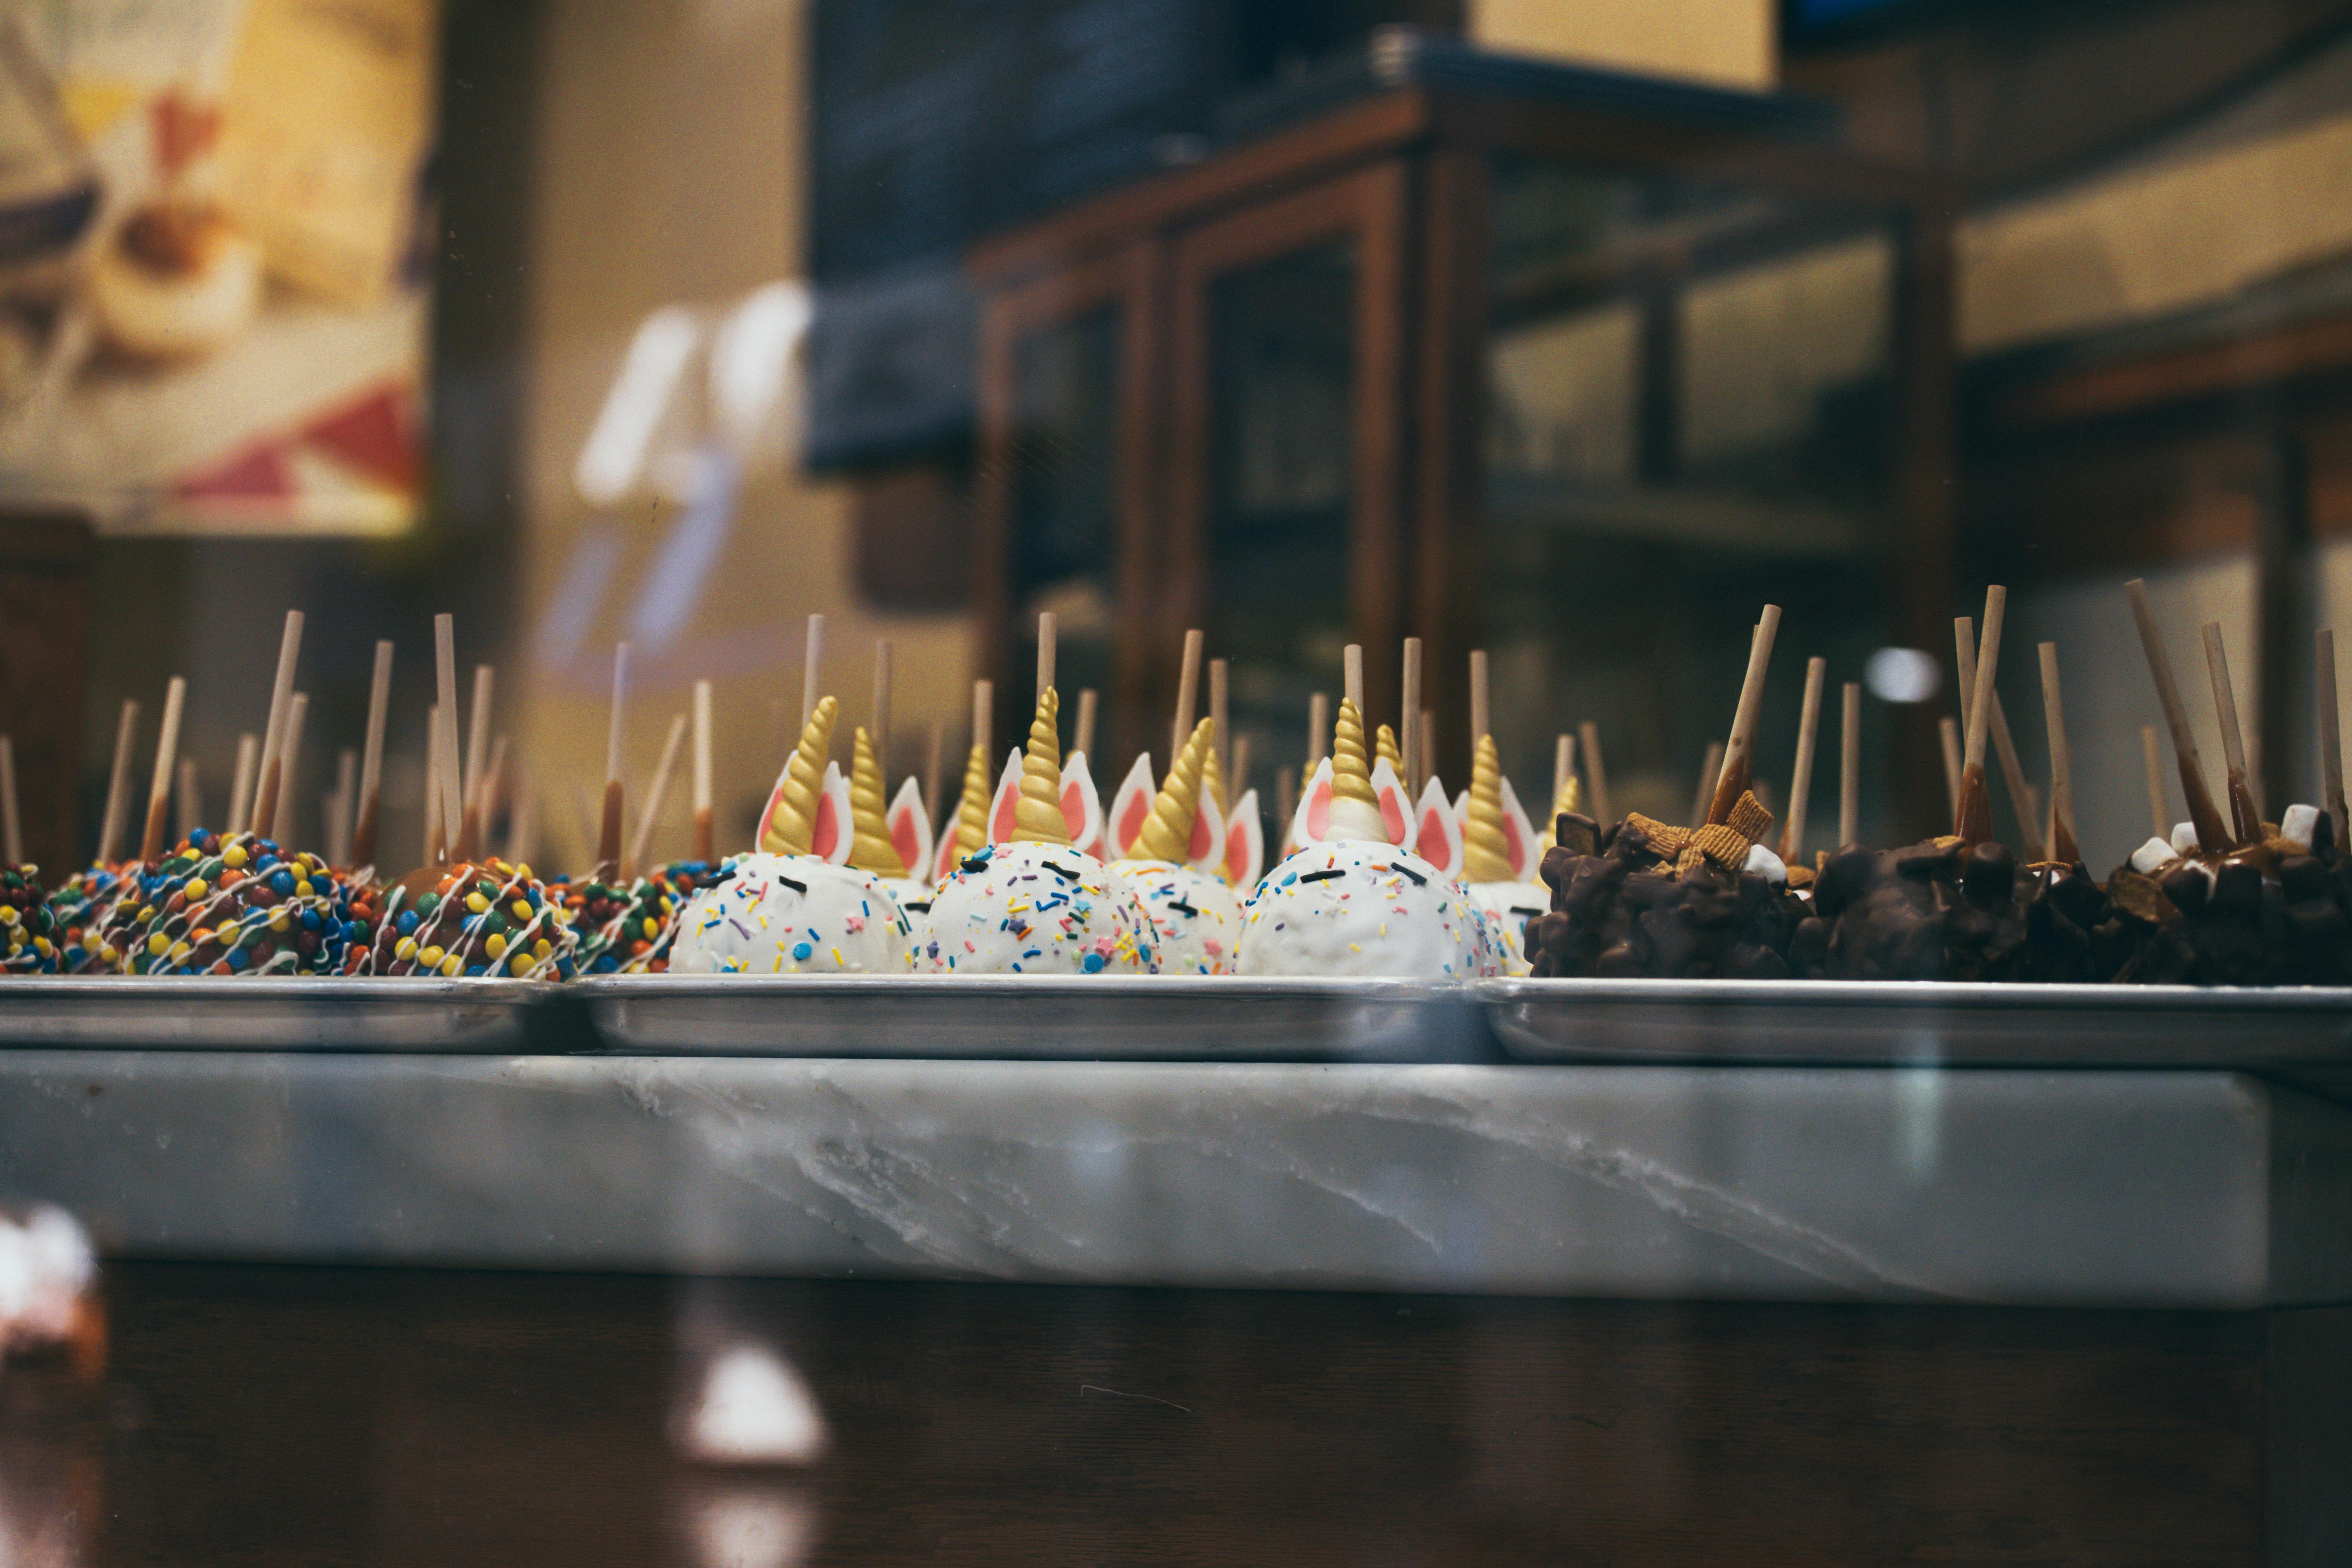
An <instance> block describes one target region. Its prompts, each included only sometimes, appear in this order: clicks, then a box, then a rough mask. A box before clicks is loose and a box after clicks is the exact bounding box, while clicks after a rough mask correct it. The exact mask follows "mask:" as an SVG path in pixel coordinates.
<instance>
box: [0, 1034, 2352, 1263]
mask: <svg viewBox="0 0 2352 1568" xmlns="http://www.w3.org/2000/svg"><path fill="white" fill-rule="evenodd" d="M0 1194H9V1195H14V1196H22V1197H41V1198H47V1199H51V1200H54V1201H57V1202H59V1203H63V1204H65V1205H68V1206H69V1207H70V1208H72V1209H73V1210H75V1211H76V1212H77V1213H79V1214H81V1215H84V1216H85V1217H86V1218H87V1219H88V1220H89V1223H90V1224H91V1226H92V1227H93V1229H94V1231H95V1232H96V1234H97V1235H98V1237H99V1238H100V1243H101V1246H102V1247H105V1248H106V1249H107V1250H108V1251H110V1252H111V1253H114V1254H116V1255H123V1256H138V1257H205V1258H257V1259H259V1258H280V1259H284V1258H294V1259H315V1260H333V1261H343V1262H367V1263H387V1264H390V1263H401V1264H426V1263H432V1264H466V1265H489V1266H505V1267H522V1268H619V1269H658V1270H673V1269H674V1270H691V1271H704V1272H740V1273H754V1274H778V1275H801V1276H820V1277H860V1278H865V1277H876V1278H926V1279H983V1280H985V1279H1000V1280H1022V1281H1046V1282H1051V1281H1087V1282H1097V1283H1118V1284H1139V1285H1173V1286H1259V1287H1269V1288H1292V1289H1399V1290H1423V1291H1449V1292H1475V1293H1520V1294H1556V1295H1580V1296H1622V1297H1650V1298H1675V1297H1690V1298H1717V1299H1750V1300H1871V1301H1966V1302H1980V1303H2016V1304H2067V1305H2085V1306H2088V1305H2097V1306H2164V1307H2199V1308H2254V1307H2263V1306H2271V1305H2281V1304H2288V1303H2314V1302H2343V1301H2347V1300H2352V1110H2347V1109H2346V1108H2344V1107H2342V1106H2339V1105H2336V1104H2333V1103H2330V1102H2328V1101H2326V1100H2320V1099H2316V1098H2314V1097H2312V1096H2309V1095H2306V1094H2304V1093H2302V1092H2300V1091H2298V1090H2296V1089H2293V1088H2289V1087H2284V1086H2283V1085H2280V1084H2276V1083H2273V1082H2271V1081H2267V1080H2265V1079H2260V1078H2256V1077H2253V1076H2250V1075H2247V1074H2243V1073H2238V1072H2231V1071H2221V1070H2210V1069H2196V1068H2181V1069H2177V1070H2143V1071H2097V1070H2063V1069H2051V1068H2037V1067H2027V1066H2016V1067H1972V1068H1939V1067H1936V1066H1928V1065H1913V1066H1886V1065H1871V1066H1848V1067H1822V1066H1795V1065H1751V1066H1739V1067H1727V1066H1722V1065H1708V1066H1693V1065H1656V1064H1623V1063H1618V1064H1594V1063H1558V1064H1505V1063H1500V1062H1496V1061H1492V1060H1488V1061H1454V1062H1393V1061H1381V1062H1344V1063H1328V1062H1314V1061H1287V1062H1223V1061H1220V1062H1163V1061H1012V1060H961V1061H959V1060H891V1059H852V1058H772V1057H757V1056H728V1057H688V1056H637V1055H607V1056H593V1055H581V1056H564V1055H514V1054H504V1055H460V1054H412V1053H403V1052H394V1051H379V1052H375V1053H372V1054H332V1053H321V1052H258V1051H236V1050H219V1049H214V1050H204V1051H187V1050H147V1049H137V1050H133V1049H108V1048H102V1047H84V1048H77V1049H51V1048H16V1049H7V1050H0Z"/></svg>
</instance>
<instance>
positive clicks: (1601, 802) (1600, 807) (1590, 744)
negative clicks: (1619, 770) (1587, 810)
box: [1576, 719, 1616, 827]
mask: <svg viewBox="0 0 2352 1568" xmlns="http://www.w3.org/2000/svg"><path fill="white" fill-rule="evenodd" d="M1576 736H1577V743H1578V744H1579V745H1580V746H1582V747H1583V748H1584V782H1585V784H1587V785H1588V786H1590V790H1589V793H1590V794H1591V797H1592V801H1591V805H1592V820H1593V821H1595V822H1597V823H1599V824H1601V826H1603V827H1606V826H1609V824H1610V823H1612V822H1613V821H1615V820H1616V818H1615V817H1614V816H1612V815H1611V813H1610V810H1609V768H1608V765H1607V764H1606V763H1603V762H1602V761H1601V726H1600V725H1598V724H1596V723H1594V722H1593V721H1591V720H1590V719H1587V720H1585V721H1583V722H1582V723H1580V724H1579V725H1578V726H1577V727H1576Z"/></svg>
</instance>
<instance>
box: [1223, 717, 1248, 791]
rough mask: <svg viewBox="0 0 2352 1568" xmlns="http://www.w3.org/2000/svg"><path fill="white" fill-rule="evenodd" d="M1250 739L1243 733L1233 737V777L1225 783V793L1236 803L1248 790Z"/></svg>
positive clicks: (1245, 732) (1246, 732) (1246, 733)
mask: <svg viewBox="0 0 2352 1568" xmlns="http://www.w3.org/2000/svg"><path fill="white" fill-rule="evenodd" d="M1249 770H1250V738H1249V732H1248V731H1243V732H1242V733H1240V734H1238V735H1235V736H1234V776H1233V777H1232V778H1230V779H1227V780H1226V781H1225V790H1226V793H1227V794H1229V795H1232V796H1233V797H1234V799H1235V800H1236V801H1238V800H1240V799H1241V797H1242V796H1243V795H1244V794H1245V793H1246V792H1247V791H1248V789H1249Z"/></svg>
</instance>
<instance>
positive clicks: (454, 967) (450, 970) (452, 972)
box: [441, 952, 466, 980]
mask: <svg viewBox="0 0 2352 1568" xmlns="http://www.w3.org/2000/svg"><path fill="white" fill-rule="evenodd" d="M465 972H466V966H465V965H464V964H463V963H459V962H458V960H457V954H456V953H454V952H453V953H451V954H450V955H449V956H448V957H446V958H445V959H443V960H442V961H441V973H444V974H446V975H447V976H448V977H449V978H450V979H452V980H455V979H457V976H459V975H460V974H463V973H465Z"/></svg>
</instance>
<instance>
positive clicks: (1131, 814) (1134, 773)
mask: <svg viewBox="0 0 2352 1568" xmlns="http://www.w3.org/2000/svg"><path fill="white" fill-rule="evenodd" d="M1159 791H1160V786H1159V785H1158V784H1154V783H1152V780H1151V753H1150V752H1144V753H1143V754H1142V755H1141V756H1139V757H1138V758H1136V759H1135V766H1133V767H1131V768H1129V769H1128V770H1127V777H1125V778H1123V779H1121V780H1119V781H1118V790H1117V791H1116V792H1114V793H1113V794H1112V795H1111V797H1110V813H1109V815H1108V817H1106V818H1105V820H1104V822H1103V840H1104V844H1103V847H1105V848H1107V849H1108V850H1109V851H1110V855H1109V857H1108V858H1111V859H1114V860H1123V859H1125V858H1127V853H1128V851H1129V849H1130V848H1132V847H1134V844H1135V836H1136V835H1137V834H1139V833H1140V832H1142V831H1143V825H1144V823H1145V822H1146V821H1147V820H1149V819H1150V816H1151V802H1152V799H1153V797H1154V796H1156V795H1158V794H1159Z"/></svg>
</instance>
